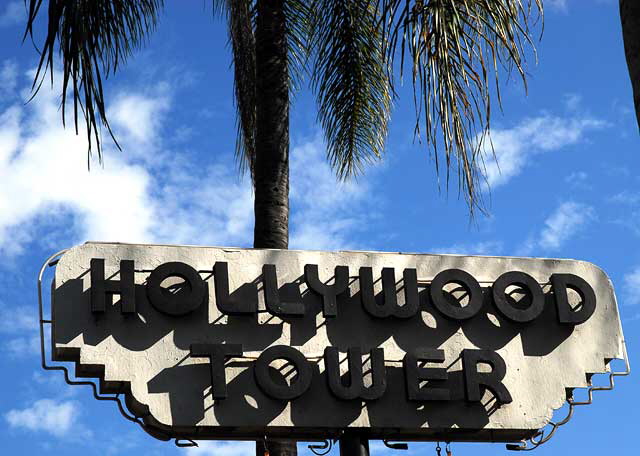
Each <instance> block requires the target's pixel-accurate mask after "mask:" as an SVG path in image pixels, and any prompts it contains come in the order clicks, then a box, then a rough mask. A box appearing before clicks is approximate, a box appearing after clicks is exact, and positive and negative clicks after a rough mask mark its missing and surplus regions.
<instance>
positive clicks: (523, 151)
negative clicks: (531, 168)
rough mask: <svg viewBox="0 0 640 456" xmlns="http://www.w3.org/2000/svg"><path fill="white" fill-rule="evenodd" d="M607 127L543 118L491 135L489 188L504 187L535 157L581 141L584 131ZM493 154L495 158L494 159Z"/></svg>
mask: <svg viewBox="0 0 640 456" xmlns="http://www.w3.org/2000/svg"><path fill="white" fill-rule="evenodd" d="M604 126H606V123H605V122H603V121H601V120H597V119H593V118H589V117H573V118H563V117H557V116H549V115H543V116H539V117H533V118H529V119H525V120H524V121H523V122H521V123H520V124H519V125H517V126H516V127H514V128H510V129H494V130H492V131H491V141H492V143H493V151H492V150H491V145H490V144H489V142H488V141H487V142H486V143H485V154H484V155H485V175H486V178H487V183H488V184H489V186H490V187H491V188H495V187H498V186H500V185H504V184H506V183H507V182H509V180H511V179H512V178H514V177H515V176H517V175H518V174H520V173H521V172H522V170H523V168H524V167H525V166H527V164H528V162H529V159H530V157H531V156H532V155H534V154H540V153H544V152H552V151H557V150H559V149H562V148H563V147H566V146H569V145H572V144H577V143H578V142H580V141H582V140H583V138H584V134H585V133H586V132H587V131H590V130H594V129H599V128H603V127H604ZM493 152H495V157H494V156H493Z"/></svg>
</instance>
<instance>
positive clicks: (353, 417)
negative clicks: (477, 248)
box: [52, 243, 626, 441]
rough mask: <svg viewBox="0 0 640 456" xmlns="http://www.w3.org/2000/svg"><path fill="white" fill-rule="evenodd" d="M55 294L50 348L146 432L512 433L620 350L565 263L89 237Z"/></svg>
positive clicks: (573, 264) (506, 436)
mask: <svg viewBox="0 0 640 456" xmlns="http://www.w3.org/2000/svg"><path fill="white" fill-rule="evenodd" d="M52 290H53V299H52V320H53V329H52V344H53V359H54V360H55V361H73V362H75V363H76V374H77V375H78V376H84V377H95V378H99V379H100V388H101V391H102V392H103V393H122V394H124V395H125V396H126V403H127V406H128V408H129V409H130V411H131V413H132V414H134V415H135V416H137V417H139V418H140V419H141V420H142V421H143V422H144V425H145V429H147V431H149V432H150V433H151V434H152V435H155V436H157V437H159V438H167V437H168V436H174V437H181V438H221V439H222V438H224V439H230V438H238V439H244V438H246V439H261V438H263V437H264V436H265V435H269V436H271V437H276V436H286V437H288V438H296V439H314V438H316V439H317V438H327V437H331V436H334V437H336V436H338V435H340V433H341V432H342V431H344V430H354V431H356V430H357V431H358V432H360V433H361V435H363V436H365V437H368V438H393V439H406V440H441V441H445V440H450V441H451V440H467V441H516V440H520V439H524V438H529V437H531V436H534V435H536V432H537V431H538V429H540V428H542V427H544V426H545V425H546V424H547V423H548V422H549V421H550V419H551V417H552V414H553V411H554V409H558V408H559V407H561V406H562V405H563V404H564V403H565V401H566V400H567V397H568V394H569V393H570V392H571V391H572V390H573V389H574V388H586V387H588V386H589V379H590V376H591V374H595V373H605V372H608V371H609V367H608V363H609V361H610V360H612V359H616V358H619V359H623V358H625V357H626V353H625V347H624V341H623V336H622V330H621V326H620V319H619V316H618V310H617V305H616V300H615V296H614V293H613V289H612V286H611V283H610V281H609V279H608V278H607V276H606V275H605V274H604V272H603V271H602V270H600V269H599V268H597V267H596V266H594V265H592V264H590V263H586V262H582V261H574V260H552V259H531V258H502V257H472V256H455V255H426V254H421V255H418V254H396V253H379V252H317V251H293V250H268V249H265V250H261V249H236V248H213V247H184V246H156V245H126V244H100V243H88V244H85V245H81V246H78V247H74V248H73V249H71V250H69V251H68V252H67V253H65V254H64V255H63V256H62V257H61V259H60V260H59V263H58V264H57V267H56V272H55V280H54V284H53V288H52Z"/></svg>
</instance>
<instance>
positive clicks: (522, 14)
mask: <svg viewBox="0 0 640 456" xmlns="http://www.w3.org/2000/svg"><path fill="white" fill-rule="evenodd" d="M377 6H378V8H379V9H380V11H381V17H382V18H381V22H380V24H381V27H382V28H383V30H384V36H385V37H386V38H387V40H388V43H389V46H388V47H387V53H388V56H389V60H390V62H393V60H394V59H395V58H399V59H400V67H401V68H404V65H405V63H408V65H409V66H410V68H411V75H412V82H413V87H414V102H415V107H416V124H415V133H416V135H417V136H418V137H419V136H420V133H421V127H422V126H423V127H424V136H425V138H426V142H427V144H428V145H432V146H433V148H434V157H435V160H436V169H437V170H439V169H440V163H439V157H440V153H439V147H440V146H442V147H443V148H444V158H445V167H446V180H447V186H448V182H449V177H450V170H451V169H452V168H453V167H455V169H456V171H457V174H458V176H459V177H460V179H459V190H460V192H461V193H463V194H464V196H465V199H466V200H467V203H468V205H469V208H470V210H471V213H472V214H473V210H474V208H476V207H479V208H480V209H482V207H481V196H482V195H481V193H482V191H481V188H482V186H481V185H480V180H481V179H482V178H483V163H484V162H483V151H484V150H486V147H485V145H484V143H485V141H486V140H489V142H490V138H489V133H490V131H489V125H490V118H491V95H492V93H494V94H495V95H496V96H497V98H498V103H500V86H499V75H500V74H501V73H504V72H506V73H507V74H509V73H510V72H511V71H512V70H515V71H517V73H518V74H519V75H520V76H521V78H522V81H523V83H524V84H525V89H526V77H525V76H526V74H525V69H524V64H525V56H526V53H527V50H528V49H529V48H531V49H533V52H535V49H534V46H533V42H532V39H531V37H530V32H531V17H532V9H533V8H534V7H535V9H537V11H538V13H539V14H540V16H539V17H542V11H543V10H542V3H541V0H414V1H409V0H378V2H377ZM407 61H408V62H407ZM505 70H506V71H505ZM492 74H493V79H494V84H495V85H494V84H492V83H491V82H490V79H491V75H492ZM492 86H493V87H492Z"/></svg>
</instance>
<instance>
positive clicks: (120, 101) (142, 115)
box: [108, 84, 170, 158]
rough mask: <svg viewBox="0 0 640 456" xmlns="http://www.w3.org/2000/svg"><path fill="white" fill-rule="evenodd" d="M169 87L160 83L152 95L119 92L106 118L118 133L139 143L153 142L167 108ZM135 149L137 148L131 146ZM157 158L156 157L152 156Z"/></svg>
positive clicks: (168, 104)
mask: <svg viewBox="0 0 640 456" xmlns="http://www.w3.org/2000/svg"><path fill="white" fill-rule="evenodd" d="M168 90H169V88H168V87H167V86H166V85H164V84H161V85H160V86H159V87H158V88H156V89H155V92H156V93H155V94H154V96H153V97H150V96H147V95H142V94H139V93H127V92H124V93H120V94H118V96H117V97H116V98H115V99H114V100H113V107H112V108H111V109H109V115H108V118H109V119H110V122H111V123H112V124H113V126H114V127H115V128H117V129H118V131H119V133H120V135H122V134H124V135H126V136H127V138H126V139H129V140H133V141H136V142H139V143H149V142H153V141H154V140H155V139H156V137H155V135H156V134H157V133H158V131H159V127H160V124H161V123H162V121H163V117H164V114H165V113H166V111H167V110H168V109H169V106H170V100H169V96H168V93H167V92H168ZM132 149H134V150H135V149H137V148H132ZM153 158H157V157H153Z"/></svg>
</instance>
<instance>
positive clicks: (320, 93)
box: [25, 0, 542, 455]
mask: <svg viewBox="0 0 640 456" xmlns="http://www.w3.org/2000/svg"><path fill="white" fill-rule="evenodd" d="M541 1H542V0H212V2H213V8H214V11H216V12H217V13H219V14H220V15H221V16H223V17H224V18H226V20H227V22H228V29H229V41H230V44H231V49H232V55H233V63H234V81H235V102H236V107H237V119H238V121H237V122H238V139H237V142H236V144H237V157H238V161H239V163H240V166H241V168H242V169H244V170H248V172H249V173H250V174H251V177H252V182H253V187H254V190H255V205H254V209H255V211H254V212H255V229H254V247H258V248H281V249H286V248H287V247H288V224H289V223H288V221H289V200H288V193H289V97H290V94H291V92H292V91H293V90H295V89H296V88H297V87H298V86H299V83H301V82H302V80H303V76H304V75H305V74H308V75H309V77H310V86H311V89H312V90H313V92H314V93H315V95H316V98H317V105H318V119H319V121H320V124H321V125H322V128H323V130H324V132H325V139H326V143H327V159H328V161H329V162H330V164H331V166H332V167H333V168H334V170H335V172H336V174H337V176H338V178H342V179H344V178H348V177H350V176H352V175H354V174H357V173H359V172H362V171H363V169H364V167H365V166H366V165H367V164H368V163H370V162H372V161H375V160H377V159H379V158H380V157H381V156H382V154H383V151H384V145H385V138H386V135H387V126H388V120H389V116H390V112H391V105H392V99H393V98H394V96H395V94H396V91H395V87H396V84H397V82H396V80H397V78H398V76H399V77H400V78H401V77H402V73H403V69H405V68H407V69H408V70H410V78H411V81H412V84H413V92H414V101H415V109H416V121H415V125H414V132H415V134H416V135H417V136H419V137H423V138H424V139H425V143H426V145H427V147H428V150H429V151H431V152H432V154H433V156H434V158H435V163H436V169H437V170H439V169H440V168H441V167H444V170H445V172H446V182H447V186H448V181H449V175H450V172H451V170H453V171H454V173H455V174H456V175H457V176H458V177H459V179H458V189H459V192H460V193H461V194H463V195H464V197H465V199H466V201H467V204H468V206H469V209H470V211H471V213H473V211H474V209H476V208H480V209H482V206H481V202H482V201H481V188H482V186H481V185H480V183H481V182H480V181H481V179H482V171H483V162H482V159H483V152H484V151H486V150H487V149H486V147H485V142H486V140H487V138H488V133H489V121H490V116H491V103H490V100H491V95H492V94H493V95H495V96H497V97H498V101H499V99H500V98H499V97H500V94H499V84H498V76H499V75H500V74H502V73H509V72H510V71H511V70H515V71H516V72H517V73H518V74H519V75H520V77H521V78H522V80H523V82H525V72H524V68H523V66H524V60H525V58H524V56H525V54H526V51H527V49H528V47H529V45H531V44H532V41H531V38H530V34H529V32H530V28H529V25H530V18H531V16H532V10H537V11H538V12H539V13H540V16H539V17H541V13H542V4H541ZM42 4H43V0H29V12H28V21H27V26H26V31H25V37H31V38H32V39H33V32H34V27H35V24H36V18H37V17H38V14H39V12H40V9H41V7H42ZM48 6H49V8H48V21H47V23H48V29H47V33H46V37H45V39H44V44H43V45H42V47H41V52H40V62H39V65H38V71H37V73H36V76H35V79H34V89H35V91H37V89H38V88H39V87H40V85H41V84H42V81H43V79H44V77H45V74H46V73H47V71H48V72H49V74H50V75H51V77H53V72H54V55H55V53H56V51H59V53H60V61H61V63H62V74H63V91H62V116H63V122H64V121H65V117H64V116H65V104H66V101H67V100H66V93H67V89H71V90H70V91H71V93H72V98H73V121H74V125H75V127H76V132H77V131H78V124H79V122H82V123H84V124H85V125H86V132H87V142H88V148H89V155H91V153H92V151H93V150H96V151H97V154H98V156H99V158H101V141H100V127H104V128H105V129H106V130H107V131H108V132H109V134H110V135H111V137H112V138H113V139H114V141H115V137H114V135H113V133H112V131H111V129H110V127H109V123H108V119H107V116H106V109H105V106H106V103H105V96H104V92H103V88H102V87H103V86H102V80H103V78H107V77H108V76H109V75H111V74H112V73H114V72H115V71H117V69H118V68H119V66H120V65H122V64H123V63H124V62H125V61H126V59H127V58H128V57H129V56H130V55H131V53H132V51H133V50H134V49H136V48H138V47H139V46H140V45H141V44H142V43H143V42H144V41H145V39H146V37H147V36H148V34H149V33H150V32H151V31H152V30H153V29H154V28H155V25H156V23H157V20H158V16H159V12H160V10H161V8H162V6H163V0H137V1H130V0H49V3H48ZM531 48H532V47H531ZM398 73H399V74H398ZM493 82H495V85H494V84H493ZM116 144H117V141H116ZM441 149H442V151H441ZM442 158H444V165H441V162H442ZM274 445H275V446H273V447H272V448H270V450H271V453H272V454H283V455H284V454H286V455H292V454H295V453H296V451H295V442H293V443H292V442H288V443H284V444H283V443H282V442H279V443H277V445H276V444H274ZM258 447H260V445H259V446H258ZM261 450H264V448H261V449H260V448H259V449H258V452H259V454H261Z"/></svg>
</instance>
